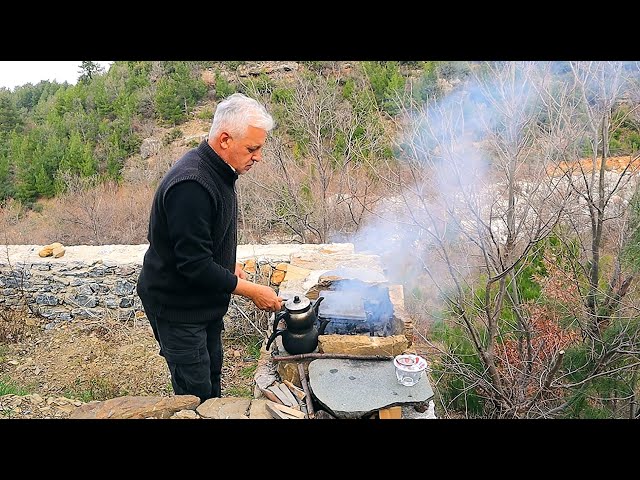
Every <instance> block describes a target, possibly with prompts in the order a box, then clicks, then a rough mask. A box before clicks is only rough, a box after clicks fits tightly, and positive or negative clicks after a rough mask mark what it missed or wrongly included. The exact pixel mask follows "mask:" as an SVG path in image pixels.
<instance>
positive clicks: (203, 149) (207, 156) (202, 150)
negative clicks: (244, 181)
mask: <svg viewBox="0 0 640 480" xmlns="http://www.w3.org/2000/svg"><path fill="white" fill-rule="evenodd" d="M197 151H198V154H199V155H200V157H201V158H203V159H204V160H206V162H207V163H208V164H209V165H211V167H213V169H214V170H215V171H216V172H217V173H218V174H219V175H220V176H221V177H222V178H224V179H226V180H229V181H230V182H235V181H236V180H237V179H238V174H237V173H236V171H235V170H234V169H233V168H231V166H230V165H229V164H228V163H226V162H225V161H224V160H223V159H222V158H221V157H220V155H218V154H217V153H216V152H215V150H214V149H213V148H211V145H209V143H208V142H207V141H206V140H203V141H202V142H200V145H198V148H197Z"/></svg>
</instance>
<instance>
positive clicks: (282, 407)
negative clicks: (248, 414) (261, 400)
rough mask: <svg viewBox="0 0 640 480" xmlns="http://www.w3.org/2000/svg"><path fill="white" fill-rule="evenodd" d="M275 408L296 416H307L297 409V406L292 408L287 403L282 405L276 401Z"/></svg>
mask: <svg viewBox="0 0 640 480" xmlns="http://www.w3.org/2000/svg"><path fill="white" fill-rule="evenodd" d="M267 405H268V404H267ZM273 408H276V409H277V410H279V411H280V412H282V413H284V414H286V415H290V416H292V417H295V418H305V415H304V413H302V412H301V411H300V410H296V409H295V408H290V407H287V406H285V405H280V404H279V403H274V404H273Z"/></svg>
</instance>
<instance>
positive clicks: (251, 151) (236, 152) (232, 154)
mask: <svg viewBox="0 0 640 480" xmlns="http://www.w3.org/2000/svg"><path fill="white" fill-rule="evenodd" d="M225 135H226V134H223V137H224V136H225ZM266 139H267V132H266V130H263V129H261V128H256V127H252V126H249V127H248V128H247V132H246V134H245V135H244V136H243V137H238V136H235V137H232V136H230V135H226V137H225V138H222V140H221V142H220V143H221V147H222V149H223V152H224V155H223V156H222V158H223V159H224V161H225V162H227V163H228V164H229V165H231V166H232V167H233V168H235V170H236V172H238V175H241V174H243V173H247V172H248V171H249V169H251V167H252V166H253V164H254V163H255V162H259V161H260V160H262V147H263V145H264V142H265V141H266Z"/></svg>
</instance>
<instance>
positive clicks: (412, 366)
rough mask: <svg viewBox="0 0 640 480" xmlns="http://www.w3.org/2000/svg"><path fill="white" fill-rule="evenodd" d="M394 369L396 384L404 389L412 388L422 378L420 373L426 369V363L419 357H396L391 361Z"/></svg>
mask: <svg viewBox="0 0 640 480" xmlns="http://www.w3.org/2000/svg"><path fill="white" fill-rule="evenodd" d="M393 365H394V366H395V367H396V378H397V379H398V383H400V384H401V385H404V386H405V387H412V386H414V385H415V384H416V383H418V382H419V381H420V378H422V372H424V370H425V369H426V368H427V361H426V360H425V359H424V358H422V357H421V356H419V355H410V354H407V355H397V356H396V357H395V358H394V359H393Z"/></svg>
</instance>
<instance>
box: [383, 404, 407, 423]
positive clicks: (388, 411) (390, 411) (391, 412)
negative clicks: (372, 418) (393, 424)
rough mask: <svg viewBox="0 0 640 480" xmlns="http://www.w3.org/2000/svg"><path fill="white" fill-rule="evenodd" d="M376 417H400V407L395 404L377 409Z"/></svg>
mask: <svg viewBox="0 0 640 480" xmlns="http://www.w3.org/2000/svg"><path fill="white" fill-rule="evenodd" d="M378 418H381V419H385V420H386V419H395V418H402V407H399V406H395V407H389V408H382V409H380V410H378Z"/></svg>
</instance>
